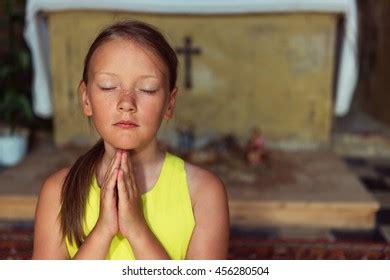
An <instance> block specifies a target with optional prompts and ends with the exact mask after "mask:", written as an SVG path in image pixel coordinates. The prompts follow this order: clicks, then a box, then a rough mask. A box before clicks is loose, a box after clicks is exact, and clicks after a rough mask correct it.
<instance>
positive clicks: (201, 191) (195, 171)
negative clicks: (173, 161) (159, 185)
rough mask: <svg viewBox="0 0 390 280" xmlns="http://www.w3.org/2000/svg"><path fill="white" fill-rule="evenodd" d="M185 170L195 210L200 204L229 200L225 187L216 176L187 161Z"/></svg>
mask: <svg viewBox="0 0 390 280" xmlns="http://www.w3.org/2000/svg"><path fill="white" fill-rule="evenodd" d="M184 168H185V171H186V175H187V182H188V188H189V191H190V195H191V200H192V206H193V208H196V206H197V204H199V202H208V201H209V202H211V203H216V202H217V201H218V200H226V199H227V195H226V190H225V186H224V184H223V182H222V180H221V179H220V178H219V177H218V176H217V175H216V174H214V173H212V172H211V171H209V170H207V169H205V168H202V167H200V166H197V165H195V164H192V163H189V162H186V161H185V162H184Z"/></svg>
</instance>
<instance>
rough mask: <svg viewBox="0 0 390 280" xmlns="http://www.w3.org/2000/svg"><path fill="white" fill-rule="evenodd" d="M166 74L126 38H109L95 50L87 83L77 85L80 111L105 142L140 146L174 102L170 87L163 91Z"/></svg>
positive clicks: (157, 61)
mask: <svg viewBox="0 0 390 280" xmlns="http://www.w3.org/2000/svg"><path fill="white" fill-rule="evenodd" d="M167 73H168V71H167V69H166V66H165V65H164V64H163V63H162V62H161V61H160V59H159V58H158V57H157V56H155V55H154V54H153V53H152V52H150V51H148V50H147V49H145V48H144V47H142V46H141V45H138V44H136V43H134V42H132V41H129V40H123V39H115V40H111V41H108V42H106V43H104V44H103V45H101V46H100V47H99V48H98V49H96V50H95V52H94V54H93V55H92V58H91V61H90V67H89V71H88V77H89V79H88V84H87V85H85V84H84V83H81V85H80V92H81V94H82V99H83V110H84V114H85V115H87V116H91V117H92V120H93V122H94V124H95V127H96V129H97V131H98V132H99V134H100V135H101V136H102V138H103V139H104V141H105V142H106V143H108V144H110V145H111V146H113V147H114V148H119V149H125V150H129V149H138V148H141V149H142V148H144V147H146V146H147V145H148V144H150V143H151V142H152V141H153V140H154V139H155V136H156V134H157V131H158V129H159V127H160V125H161V122H162V120H163V119H169V118H171V117H172V114H173V109H174V105H175V98H176V88H175V89H174V90H173V91H172V92H169V85H168V77H167ZM122 121H124V122H132V123H134V124H136V125H135V126H132V125H123V124H122V125H121V124H119V123H120V122H122Z"/></svg>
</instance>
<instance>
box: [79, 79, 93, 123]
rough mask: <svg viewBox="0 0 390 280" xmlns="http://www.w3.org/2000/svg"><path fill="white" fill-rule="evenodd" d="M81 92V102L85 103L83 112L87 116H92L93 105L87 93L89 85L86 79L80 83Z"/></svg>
mask: <svg viewBox="0 0 390 280" xmlns="http://www.w3.org/2000/svg"><path fill="white" fill-rule="evenodd" d="M79 94H80V96H81V102H82V105H83V112H84V115H85V116H87V117H90V116H92V107H91V101H90V100H89V96H88V93H87V85H86V84H85V82H84V81H81V82H80V85H79Z"/></svg>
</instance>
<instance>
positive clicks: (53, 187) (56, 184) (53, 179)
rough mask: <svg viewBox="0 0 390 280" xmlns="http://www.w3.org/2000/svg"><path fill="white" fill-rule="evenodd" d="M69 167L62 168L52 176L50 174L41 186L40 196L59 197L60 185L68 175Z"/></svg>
mask: <svg viewBox="0 0 390 280" xmlns="http://www.w3.org/2000/svg"><path fill="white" fill-rule="evenodd" d="M69 170H70V167H65V168H62V169H60V170H58V171H56V172H54V173H52V174H50V175H49V176H48V177H47V178H46V179H45V181H44V182H43V184H42V187H41V192H40V196H42V195H43V194H46V195H51V196H52V195H59V194H61V191H62V185H63V183H64V181H65V177H66V176H67V175H68V173H69Z"/></svg>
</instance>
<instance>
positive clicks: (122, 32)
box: [59, 20, 178, 247]
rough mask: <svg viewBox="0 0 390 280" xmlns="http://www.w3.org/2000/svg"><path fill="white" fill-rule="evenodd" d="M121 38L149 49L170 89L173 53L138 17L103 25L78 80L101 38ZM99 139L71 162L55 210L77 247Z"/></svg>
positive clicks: (100, 145)
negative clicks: (58, 203) (58, 211)
mask: <svg viewBox="0 0 390 280" xmlns="http://www.w3.org/2000/svg"><path fill="white" fill-rule="evenodd" d="M115 39H125V40H129V41H132V42H135V43H137V44H139V45H140V46H142V47H144V48H146V49H148V50H149V51H152V52H153V53H154V54H155V55H157V57H158V58H159V59H160V61H161V62H162V63H163V64H165V66H166V69H167V70H168V73H166V74H167V78H168V79H169V89H170V91H172V90H173V89H174V87H175V86H176V80H177V64H178V62H177V56H176V53H175V51H174V50H173V48H172V47H171V46H170V45H169V43H168V41H167V40H166V39H165V37H164V36H163V34H162V33H161V32H160V31H159V30H158V29H157V28H156V27H154V26H152V25H150V24H146V23H144V22H141V21H135V20H126V21H120V22H116V23H114V24H112V25H110V26H108V27H106V28H104V29H103V30H102V31H101V32H100V33H99V35H98V36H97V37H96V38H95V40H94V41H93V42H92V44H91V46H90V48H89V50H88V52H87V54H86V56H85V59H84V69H83V74H82V81H83V82H85V84H87V83H88V70H89V66H90V62H91V57H92V55H93V54H94V52H95V51H96V49H97V48H98V47H99V46H101V45H103V44H104V43H105V42H108V41H110V40H115ZM104 151H105V150H104V142H103V139H100V140H99V141H97V143H96V144H95V145H94V146H93V147H92V148H91V149H90V150H88V151H87V152H86V153H85V154H83V155H81V156H80V157H79V158H78V159H77V160H76V161H75V162H74V164H73V165H72V166H71V168H70V170H69V172H68V174H67V176H66V177H65V180H64V183H63V186H62V193H61V209H60V213H59V218H60V224H61V232H62V236H63V238H65V237H68V240H69V241H70V242H71V243H73V244H74V243H75V244H76V245H77V246H78V247H80V246H81V244H82V243H83V242H84V240H85V238H86V234H85V232H84V228H83V222H84V217H85V209H86V207H85V205H86V201H87V196H88V193H89V190H90V186H91V183H92V178H93V176H94V175H95V172H96V167H97V164H98V163H99V161H100V160H101V159H102V157H103V155H104Z"/></svg>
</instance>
